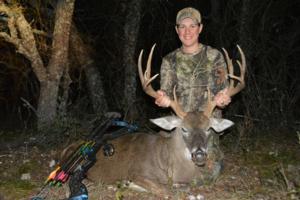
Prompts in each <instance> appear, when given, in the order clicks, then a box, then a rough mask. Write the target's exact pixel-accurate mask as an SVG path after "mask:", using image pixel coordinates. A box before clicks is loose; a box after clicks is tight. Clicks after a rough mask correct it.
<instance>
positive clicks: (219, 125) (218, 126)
mask: <svg viewBox="0 0 300 200" xmlns="http://www.w3.org/2000/svg"><path fill="white" fill-rule="evenodd" d="M233 125H234V123H233V122H232V121H230V120H228V119H217V118H210V127H211V128H213V129H214V130H215V131H216V132H217V133H219V132H222V131H224V130H225V129H227V128H229V127H231V126H233Z"/></svg>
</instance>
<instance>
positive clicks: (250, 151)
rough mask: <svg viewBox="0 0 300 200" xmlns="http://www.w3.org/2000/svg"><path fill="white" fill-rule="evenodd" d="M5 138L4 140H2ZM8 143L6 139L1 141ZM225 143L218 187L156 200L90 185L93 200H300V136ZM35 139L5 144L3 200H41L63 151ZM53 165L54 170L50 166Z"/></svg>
mask: <svg viewBox="0 0 300 200" xmlns="http://www.w3.org/2000/svg"><path fill="white" fill-rule="evenodd" d="M0 136H1V135H0ZM2 138H3V137H2ZM236 138H237V137H236V136H235V135H226V136H224V137H223V138H222V140H221V142H222V148H223V150H224V153H225V167H224V171H223V173H222V175H221V176H220V177H219V179H218V180H217V181H216V183H214V184H213V185H204V186H201V187H193V186H189V187H185V188H184V189H176V188H175V189H172V191H171V195H170V196H168V197H167V196H166V197H157V196H154V195H153V194H147V193H142V192H136V191H132V190H129V189H127V188H126V187H122V186H119V185H118V184H116V185H105V184H94V183H92V182H90V181H88V180H85V184H86V185H87V187H88V190H89V199H91V200H110V199H112V200H113V199H115V200H138V199H149V200H152V199H155V200H156V199H172V200H173V199H174V200H177V199H178V200H225V199H226V200H244V199H245V200H246V199H251V200H252V199H253V200H276V199H300V141H299V138H297V134H296V133H286V134H283V133H276V134H273V135H270V134H269V135H264V136H263V137H262V136H255V137H252V138H251V139H250V137H246V138H242V140H239V145H237V139H236ZM33 140H36V138H34V137H27V138H26V137H21V136H20V137H18V138H14V139H12V138H9V139H5V140H4V139H3V140H2V141H1V142H0V143H1V147H0V200H16V199H20V200H25V199H30V197H31V196H33V195H35V194H37V193H38V192H39V191H40V189H41V187H42V186H43V182H44V181H45V179H46V177H47V176H48V175H49V173H50V172H51V171H52V170H53V169H54V168H55V163H54V162H53V161H54V160H56V161H57V160H58V155H59V153H60V151H61V149H62V148H63V146H64V145H50V146H49V144H48V146H47V148H45V147H43V146H40V145H32V144H31V141H33ZM51 161H52V165H53V166H50V164H51ZM67 196H68V186H67V184H65V185H63V186H62V187H51V188H49V190H48V195H47V199H53V200H58V199H64V198H66V197H67Z"/></svg>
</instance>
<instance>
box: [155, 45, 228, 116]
mask: <svg viewBox="0 0 300 200" xmlns="http://www.w3.org/2000/svg"><path fill="white" fill-rule="evenodd" d="M199 48H200V49H199V52H198V53H197V54H193V55H191V54H185V53H183V52H182V50H181V49H180V48H178V49H176V50H175V51H173V52H171V53H169V54H168V55H166V56H165V57H164V58H163V61H162V65H161V71H160V75H161V77H160V78H161V80H160V86H161V90H163V91H165V92H166V94H167V95H168V96H169V97H170V98H173V92H172V91H173V88H174V86H175V85H176V95H177V97H178V100H179V103H180V104H181V106H182V108H183V110H184V111H186V112H191V111H199V110H202V109H203V105H205V103H206V101H207V86H208V87H209V88H210V90H211V91H212V93H213V94H216V93H218V92H219V91H220V90H222V89H224V88H225V87H226V86H227V84H228V82H227V69H226V63H225V61H224V58H223V55H222V54H221V52H219V51H218V50H216V49H213V48H212V47H210V46H206V45H200V46H199Z"/></svg>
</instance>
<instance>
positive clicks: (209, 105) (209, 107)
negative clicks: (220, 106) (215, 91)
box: [203, 87, 216, 117]
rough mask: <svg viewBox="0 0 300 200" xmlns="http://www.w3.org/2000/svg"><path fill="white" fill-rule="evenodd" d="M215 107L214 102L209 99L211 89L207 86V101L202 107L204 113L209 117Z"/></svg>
mask: <svg viewBox="0 0 300 200" xmlns="http://www.w3.org/2000/svg"><path fill="white" fill-rule="evenodd" d="M215 107H216V102H215V101H212V100H211V91H210V89H209V87H207V103H206V107H205V109H204V111H203V112H204V115H206V116H207V117H210V116H211V115H212V112H213V110H214V109H215Z"/></svg>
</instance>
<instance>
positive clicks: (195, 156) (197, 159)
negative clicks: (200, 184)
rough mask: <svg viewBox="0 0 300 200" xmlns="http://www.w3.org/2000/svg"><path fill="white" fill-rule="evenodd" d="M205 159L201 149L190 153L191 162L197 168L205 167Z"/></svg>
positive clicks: (205, 156)
mask: <svg viewBox="0 0 300 200" xmlns="http://www.w3.org/2000/svg"><path fill="white" fill-rule="evenodd" d="M206 158H207V154H206V152H205V151H203V150H202V149H197V150H196V151H194V152H193V153H192V161H193V162H194V163H195V164H196V165H197V166H203V165H205V162H206Z"/></svg>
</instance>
